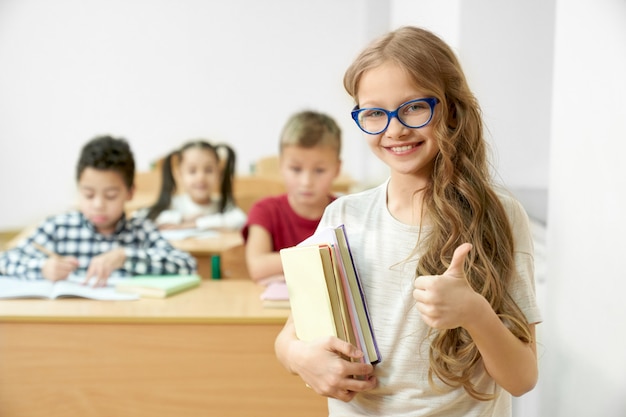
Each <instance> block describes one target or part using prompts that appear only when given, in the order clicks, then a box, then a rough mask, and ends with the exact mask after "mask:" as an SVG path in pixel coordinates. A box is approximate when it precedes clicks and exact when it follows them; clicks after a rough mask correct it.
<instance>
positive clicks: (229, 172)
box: [215, 143, 236, 213]
mask: <svg viewBox="0 0 626 417" xmlns="http://www.w3.org/2000/svg"><path fill="white" fill-rule="evenodd" d="M219 149H224V150H226V158H225V160H224V167H223V169H222V184H221V186H220V196H221V199H220V208H219V210H220V213H224V211H225V210H226V206H227V205H228V203H232V204H235V197H234V196H233V182H234V177H235V162H236V155H235V151H234V150H233V148H231V147H230V146H228V145H226V144H225V143H221V144H219V145H216V146H215V150H216V151H217V150H219ZM218 155H219V152H218Z"/></svg>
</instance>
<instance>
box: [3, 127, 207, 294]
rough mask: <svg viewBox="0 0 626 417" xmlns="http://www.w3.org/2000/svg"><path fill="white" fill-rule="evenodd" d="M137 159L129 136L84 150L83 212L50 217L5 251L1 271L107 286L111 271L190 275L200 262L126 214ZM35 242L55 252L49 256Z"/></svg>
mask: <svg viewBox="0 0 626 417" xmlns="http://www.w3.org/2000/svg"><path fill="white" fill-rule="evenodd" d="M134 177H135V161H134V158H133V154H132V151H131V149H130V146H129V145H128V143H127V142H126V141H125V140H124V139H118V138H113V137H110V136H100V137H96V138H94V139H92V140H91V141H90V142H88V143H87V144H86V145H85V146H84V147H83V149H82V152H81V154H80V158H79V161H78V165H77V170H76V179H77V183H78V194H79V198H78V210H76V211H71V212H68V213H64V214H60V215H57V216H53V217H49V218H48V219H46V220H45V221H44V222H43V223H42V224H41V225H39V227H38V228H37V229H36V231H35V232H34V233H33V234H31V235H30V236H29V237H28V238H26V239H25V240H23V241H22V242H21V243H20V244H19V245H18V246H17V247H15V248H14V249H11V250H8V251H6V252H4V253H0V274H2V275H10V276H15V277H21V278H24V279H42V278H44V279H48V280H51V281H57V280H63V279H67V278H68V277H69V275H70V274H76V275H83V274H84V275H85V282H89V281H90V280H94V285H95V286H103V285H106V282H107V279H108V278H109V276H111V274H113V273H115V274H116V275H118V276H132V275H144V274H155V275H164V274H191V273H194V272H195V270H196V261H195V259H194V258H193V257H192V256H191V255H190V254H188V253H186V252H183V251H180V250H177V249H175V248H174V247H172V246H171V245H170V244H169V242H167V241H166V240H165V239H164V238H163V237H162V236H161V234H160V233H159V231H158V230H157V228H156V226H155V225H154V224H153V223H152V222H151V221H150V220H146V219H144V218H139V217H132V218H126V215H125V213H124V204H125V203H126V202H127V201H129V200H130V199H131V198H132V196H133V191H134V184H133V181H134ZM33 243H35V244H38V245H40V246H43V247H44V248H46V249H47V250H49V251H52V252H54V253H55V254H56V255H55V256H50V257H48V256H46V255H45V254H44V253H42V252H41V251H40V250H38V249H37V248H36V245H33Z"/></svg>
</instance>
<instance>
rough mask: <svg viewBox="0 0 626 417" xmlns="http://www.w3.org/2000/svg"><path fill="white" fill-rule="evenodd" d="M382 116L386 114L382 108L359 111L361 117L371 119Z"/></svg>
mask: <svg viewBox="0 0 626 417" xmlns="http://www.w3.org/2000/svg"><path fill="white" fill-rule="evenodd" d="M383 116H386V115H385V112H384V111H382V110H378V109H367V110H364V111H363V112H361V117H363V118H368V119H373V118H378V117H383Z"/></svg>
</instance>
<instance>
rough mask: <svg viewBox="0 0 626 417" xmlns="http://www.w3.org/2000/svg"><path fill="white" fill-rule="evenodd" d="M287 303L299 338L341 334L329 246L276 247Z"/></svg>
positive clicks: (310, 338)
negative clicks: (286, 293) (285, 288)
mask: <svg viewBox="0 0 626 417" xmlns="http://www.w3.org/2000/svg"><path fill="white" fill-rule="evenodd" d="M280 258H281V262H282V265H283V272H284V274H285V281H286V283H287V290H288V292H289V304H290V306H291V314H292V317H293V321H294V325H295V328H296V335H297V336H298V338H299V339H300V340H305V341H309V340H313V339H317V338H319V337H325V336H336V337H340V338H342V339H343V338H345V334H344V330H343V325H342V324H341V316H340V315H338V314H335V312H334V311H333V305H336V304H337V303H338V294H337V288H336V285H335V274H334V272H333V264H332V258H331V248H330V247H329V246H327V245H311V246H304V247H297V246H296V247H291V248H286V249H282V250H281V251H280Z"/></svg>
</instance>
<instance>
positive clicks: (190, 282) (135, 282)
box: [115, 275, 201, 298]
mask: <svg viewBox="0 0 626 417" xmlns="http://www.w3.org/2000/svg"><path fill="white" fill-rule="evenodd" d="M200 281H201V278H200V276H199V275H138V276H136V277H132V278H125V279H120V280H119V281H117V282H116V284H115V291H117V292H119V293H129V294H137V295H139V296H140V297H147V298H165V297H169V296H171V295H174V294H178V293H180V292H183V291H187V290H189V289H191V288H194V287H197V286H199V285H200Z"/></svg>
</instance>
